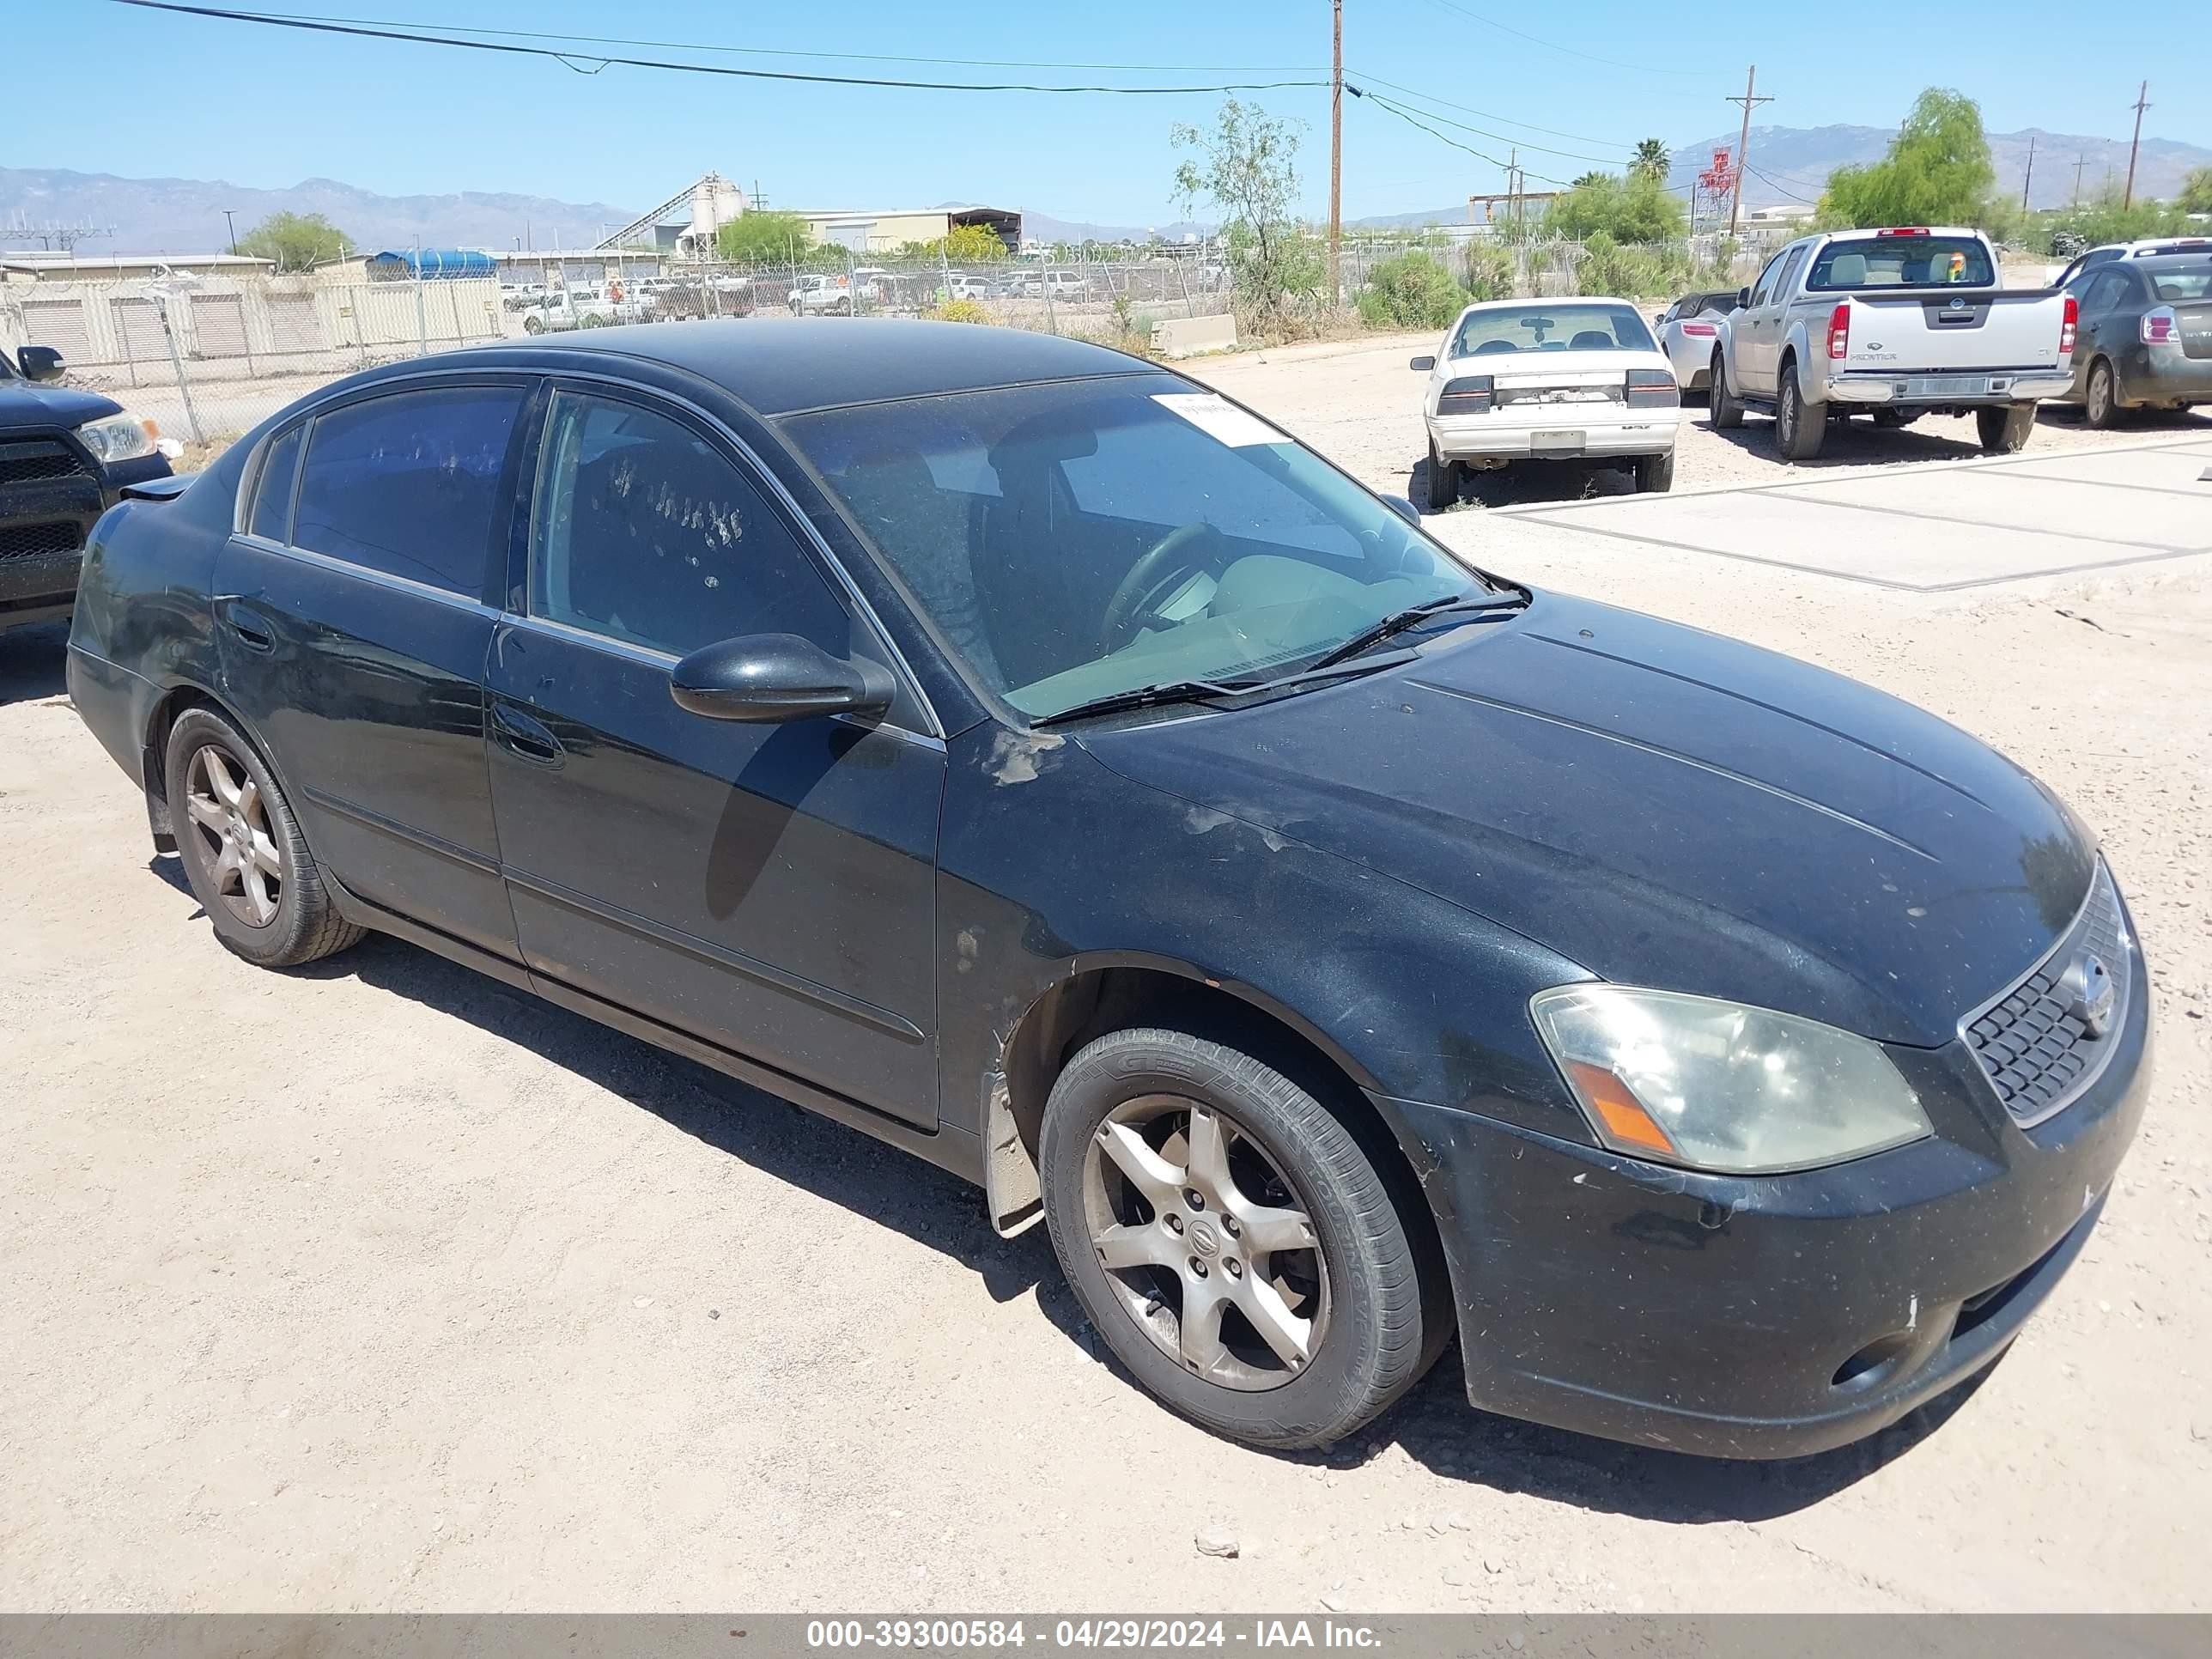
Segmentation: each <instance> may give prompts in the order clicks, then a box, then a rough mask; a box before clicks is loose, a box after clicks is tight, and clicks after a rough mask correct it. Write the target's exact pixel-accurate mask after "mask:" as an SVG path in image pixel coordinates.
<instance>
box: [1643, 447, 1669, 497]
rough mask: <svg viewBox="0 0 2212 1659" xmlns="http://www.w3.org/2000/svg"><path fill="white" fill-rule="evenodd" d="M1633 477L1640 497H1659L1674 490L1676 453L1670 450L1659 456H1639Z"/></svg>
mask: <svg viewBox="0 0 2212 1659" xmlns="http://www.w3.org/2000/svg"><path fill="white" fill-rule="evenodd" d="M1633 476H1634V477H1635V479H1636V488H1637V491H1638V494H1640V495H1657V494H1662V493H1663V492H1665V491H1667V490H1669V489H1673V488H1674V451H1673V450H1671V449H1669V450H1668V451H1666V452H1664V453H1662V454H1657V455H1638V457H1637V458H1636V465H1635V467H1634V469H1633Z"/></svg>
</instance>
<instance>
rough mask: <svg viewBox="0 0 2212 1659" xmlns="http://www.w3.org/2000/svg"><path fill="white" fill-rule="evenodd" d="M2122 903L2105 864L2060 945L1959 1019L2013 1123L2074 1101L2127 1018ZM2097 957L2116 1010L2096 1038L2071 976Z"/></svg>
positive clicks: (2024, 1123) (2101, 1066)
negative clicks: (2109, 981) (2000, 992)
mask: <svg viewBox="0 0 2212 1659" xmlns="http://www.w3.org/2000/svg"><path fill="white" fill-rule="evenodd" d="M2129 955H2130V953H2129V951H2128V940H2127V939H2126V937H2125V929H2124V926H2123V924H2122V922H2121V920H2120V900H2119V895H2118V892H2117V891H2116V890H2114V888H2113V886H2112V875H2111V872H2108V871H2107V870H2106V868H2105V866H2104V865H2103V863H2102V862H2101V861H2100V863H2099V864H2098V866H2097V873H2096V877H2095V879H2094V880H2093V881H2092V882H2091V884H2090V887H2089V896H2088V898H2087V901H2086V902H2084V903H2083V904H2082V906H2081V914H2080V915H2077V916H2076V917H2075V919H2074V924H2073V926H2072V927H2069V928H2068V929H2067V932H2066V936H2065V937H2064V938H2063V939H2060V940H2059V942H2058V944H2057V947H2056V948H2054V949H2053V950H2052V951H2051V953H2050V954H2049V955H2047V956H2046V957H2044V959H2043V960H2042V961H2041V962H2039V963H2037V964H2036V965H2035V967H2034V968H2033V969H2031V970H2030V971H2029V973H2028V975H2027V977H2026V978H2025V979H2023V980H2021V981H2020V982H2019V983H2018V984H2017V985H2015V986H2014V987H2012V988H2011V989H2010V990H2008V991H2007V992H2006V993H2005V994H2003V995H2002V996H2001V997H1999V998H1997V999H1996V1000H1995V1001H1994V1002H1991V1003H1990V1004H1989V1005H1987V1006H1984V1007H1983V1008H1982V1009H1980V1010H1978V1012H1975V1013H1973V1014H1971V1015H1969V1016H1968V1017H1967V1018H1966V1019H1965V1020H1964V1021H1962V1022H1960V1033H1961V1034H1962V1035H1963V1036H1965V1037H1966V1044H1967V1046H1968V1047H1969V1048H1972V1050H1973V1053H1974V1059H1975V1060H1977V1061H1978V1063H1979V1064H1980V1066H1981V1068H1982V1073H1983V1075H1984V1076H1985V1077H1987V1078H1988V1079H1989V1080H1990V1087H1991V1088H1993V1089H1995V1090H1996V1092H1997V1098H1998V1099H1999V1100H2000V1101H2002V1102H2003V1103H2004V1109H2005V1110H2006V1111H2008V1112H2009V1113H2010V1114H2011V1115H2012V1116H2013V1119H2014V1121H2015V1122H2017V1123H2020V1124H2021V1125H2022V1126H2023V1127H2026V1126H2028V1125H2033V1124H2037V1123H2040V1122H2042V1121H2044V1120H2045V1118H2048V1117H2051V1116H2053V1115H2056V1114H2057V1113H2058V1112H2060V1111H2063V1110H2064V1109H2065V1108H2066V1107H2067V1106H2068V1105H2069V1104H2071V1103H2072V1102H2073V1101H2074V1099H2075V1097H2076V1096H2078V1095H2079V1094H2081V1091H2083V1090H2084V1089H2086V1088H2087V1087H2088V1086H2089V1085H2090V1084H2091V1083H2092V1082H2093V1081H2094V1080H2095V1079H2096V1076H2097V1074H2098V1073H2100V1072H2101V1071H2102V1070H2103V1069H2104V1066H2105V1061H2106V1060H2107V1059H2108V1058H2109V1057H2110V1055H2111V1052H2112V1048H2113V1047H2114V1045H2116V1044H2117V1043H2118V1042H2119V1037H2120V1032H2121V1031H2122V1030H2124V1028H2125V1025H2126V1023H2127V1012H2128V1000H2129V997H2130V994H2131V993H2132V992H2133V989H2134V987H2133V985H2132V984H2131V983H2130V979H2131V969H2130V964H2129ZM2089 957H2095V958H2096V959H2097V960H2098V961H2100V962H2101V963H2103V964H2104V967H2105V970H2106V973H2107V974H2109V975H2111V977H2112V1011H2111V1012H2110V1014H2109V1015H2108V1016H2107V1017H2106V1021H2105V1025H2104V1030H2102V1032H2101V1033H2100V1034H2097V1035H2092V1034H2091V1032H2090V1030H2089V1026H2088V1023H2087V1019H2086V1018H2084V1016H2083V1014H2082V1012H2081V996H2080V994H2079V990H2078V987H2077V986H2076V985H2075V983H2074V982H2073V981H2072V980H2071V978H2070V977H2069V976H2070V975H2073V974H2074V973H2075V970H2076V965H2077V964H2080V963H2084V962H2085V961H2086V959H2087V958H2089Z"/></svg>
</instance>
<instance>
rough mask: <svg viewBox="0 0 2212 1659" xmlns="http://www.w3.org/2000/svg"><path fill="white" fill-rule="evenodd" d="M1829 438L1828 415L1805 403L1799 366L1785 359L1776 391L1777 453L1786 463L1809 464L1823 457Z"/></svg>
mask: <svg viewBox="0 0 2212 1659" xmlns="http://www.w3.org/2000/svg"><path fill="white" fill-rule="evenodd" d="M1827 435H1828V411H1827V410H1826V409H1825V408H1823V407H1822V406H1821V405H1820V404H1808V403H1807V402H1806V401H1805V394H1804V393H1803V392H1801V391H1799V390H1798V388H1797V366H1796V364H1795V363H1793V362H1790V360H1789V359H1788V358H1786V357H1785V358H1784V359H1783V360H1782V374H1781V379H1780V383H1779V384H1778V386H1776V387H1775V400H1774V453H1776V454H1778V455H1779V456H1780V457H1781V458H1782V459H1784V460H1785V461H1809V460H1811V459H1813V458H1814V456H1815V455H1817V454H1819V453H1820V441H1821V440H1822V439H1823V438H1825V437H1826V436H1827Z"/></svg>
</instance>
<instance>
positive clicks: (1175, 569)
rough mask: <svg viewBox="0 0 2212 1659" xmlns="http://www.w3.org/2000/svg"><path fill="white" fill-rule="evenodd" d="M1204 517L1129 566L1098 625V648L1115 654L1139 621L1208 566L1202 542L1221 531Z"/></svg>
mask: <svg viewBox="0 0 2212 1659" xmlns="http://www.w3.org/2000/svg"><path fill="white" fill-rule="evenodd" d="M1219 533H1220V532H1218V531H1217V530H1215V529H1214V527H1213V526H1212V525H1210V524H1207V523H1206V522H1204V521H1203V520H1201V521H1200V522H1199V523H1197V524H1187V525H1185V526H1183V527H1182V529H1180V530H1170V532H1168V533H1167V534H1166V535H1164V536H1163V537H1161V538H1159V540H1158V541H1157V542H1154V543H1153V544H1152V546H1151V547H1150V548H1149V549H1148V550H1146V553H1145V556H1143V557H1142V558H1140V559H1139V560H1138V561H1137V562H1136V563H1134V564H1133V565H1131V566H1130V567H1129V574H1127V575H1126V576H1124V577H1122V578H1121V586H1119V587H1117V588H1115V590H1114V597H1113V598H1112V599H1109V600H1108V601H1107V602H1106V618H1105V620H1104V621H1103V622H1102V623H1100V624H1099V625H1098V648H1099V650H1100V651H1102V652H1103V653H1109V654H1111V653H1114V652H1115V651H1118V650H1120V649H1121V647H1122V646H1124V645H1125V644H1127V642H1128V638H1129V635H1132V634H1133V633H1134V632H1135V631H1136V629H1137V627H1138V624H1139V623H1142V622H1144V621H1145V620H1146V618H1147V617H1150V616H1151V615H1152V607H1153V606H1154V605H1158V603H1159V602H1160V601H1161V600H1163V599H1166V598H1167V597H1168V595H1170V593H1172V592H1175V590H1176V588H1178V587H1180V586H1182V584H1183V583H1184V582H1185V581H1187V580H1188V579H1189V578H1190V577H1192V576H1194V575H1196V574H1198V573H1199V572H1200V571H1201V570H1204V569H1205V568H1206V564H1207V562H1208V551H1209V550H1207V549H1206V548H1204V547H1203V546H1202V545H1201V544H1204V543H1206V542H1209V541H1211V540H1212V539H1213V538H1216V537H1217V536H1218V535H1219Z"/></svg>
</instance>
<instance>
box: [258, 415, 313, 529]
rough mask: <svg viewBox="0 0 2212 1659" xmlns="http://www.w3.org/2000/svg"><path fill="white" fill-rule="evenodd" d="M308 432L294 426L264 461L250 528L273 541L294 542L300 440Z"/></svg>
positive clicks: (270, 450)
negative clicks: (292, 535)
mask: <svg viewBox="0 0 2212 1659" xmlns="http://www.w3.org/2000/svg"><path fill="white" fill-rule="evenodd" d="M306 430H307V428H304V427H297V426H295V427H294V428H292V429H291V430H290V431H289V432H288V433H286V434H285V435H283V437H281V438H279V439H277V440H276V442H275V443H273V444H271V445H270V446H269V451H268V453H266V454H265V455H264V456H263V457H262V458H261V481H260V482H259V483H258V484H256V485H255V486H254V491H253V516H252V519H251V520H248V521H247V524H246V528H247V529H248V530H250V531H252V533H253V534H255V535H257V536H260V537H263V538H266V539H267V540H269V541H272V542H283V541H289V540H290V539H291V529H292V485H293V483H294V482H295V480H297V478H298V477H299V476H300V437H301V434H302V433H303V432H305V431H306Z"/></svg>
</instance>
